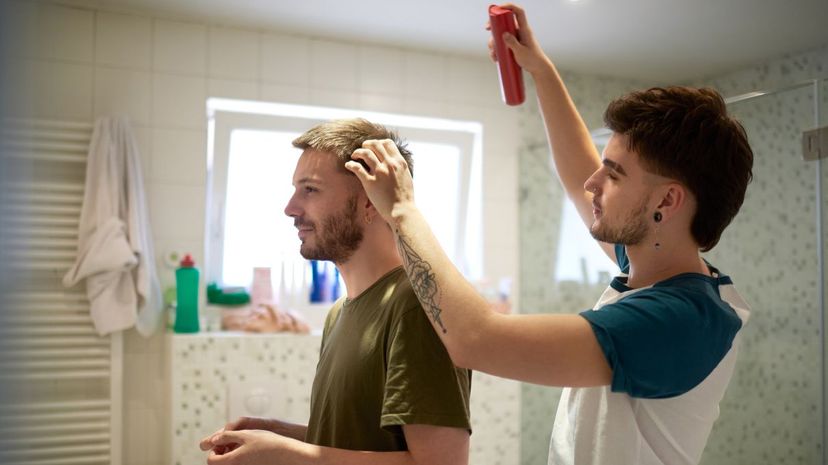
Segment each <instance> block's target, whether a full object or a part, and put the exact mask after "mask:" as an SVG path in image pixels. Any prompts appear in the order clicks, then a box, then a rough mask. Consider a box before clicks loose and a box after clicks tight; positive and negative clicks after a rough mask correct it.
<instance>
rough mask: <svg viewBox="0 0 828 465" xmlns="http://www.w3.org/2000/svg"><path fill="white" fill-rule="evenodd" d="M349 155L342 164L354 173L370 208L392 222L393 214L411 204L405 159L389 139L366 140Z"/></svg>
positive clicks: (412, 192)
mask: <svg viewBox="0 0 828 465" xmlns="http://www.w3.org/2000/svg"><path fill="white" fill-rule="evenodd" d="M351 159H352V160H351V161H349V162H348V163H346V164H345V168H347V169H348V170H350V171H352V172H353V173H354V174H356V176H357V178H358V179H359V181H360V182H361V183H362V187H363V188H364V189H365V192H366V193H367V194H368V198H369V199H370V200H371V203H373V204H374V208H376V209H377V211H378V212H379V214H380V215H382V217H383V219H385V221H386V222H388V224H391V225H392V226H393V225H394V217H396V216H398V215H399V214H400V213H402V212H403V211H404V210H405V209H408V208H414V182H413V180H412V179H411V173H410V172H409V171H408V163H407V162H406V161H405V159H404V158H403V157H402V155H400V152H399V150H398V149H397V146H396V145H395V144H394V142H393V141H391V140H388V139H385V140H367V141H365V143H363V144H362V148H361V149H357V150H355V151H354V153H353V154H352V155H351ZM359 161H362V162H363V163H364V164H365V165H367V166H368V169H367V170H366V169H365V166H363V164H361V163H359Z"/></svg>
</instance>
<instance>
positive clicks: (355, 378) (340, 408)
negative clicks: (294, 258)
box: [305, 268, 471, 451]
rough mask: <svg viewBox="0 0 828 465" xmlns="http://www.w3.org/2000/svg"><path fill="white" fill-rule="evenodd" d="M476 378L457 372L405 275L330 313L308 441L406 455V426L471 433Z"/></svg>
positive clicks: (394, 275) (395, 274) (398, 272)
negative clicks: (470, 414) (439, 428)
mask: <svg viewBox="0 0 828 465" xmlns="http://www.w3.org/2000/svg"><path fill="white" fill-rule="evenodd" d="M470 389H471V372H470V371H469V370H464V369H460V368H456V367H455V366H454V365H453V364H452V362H451V358H450V357H449V355H448V352H446V349H445V347H443V344H442V343H441V342H440V339H439V337H438V336H437V334H436V333H435V332H434V330H433V329H432V327H431V323H430V322H429V321H428V318H427V317H426V315H425V312H423V309H422V307H421V306H420V303H419V301H417V297H416V295H414V291H413V290H412V289H411V285H410V284H409V282H408V278H407V277H406V275H405V271H404V270H403V269H402V268H395V269H394V270H393V271H391V272H389V273H388V274H386V275H385V276H383V277H382V278H380V279H379V280H378V281H377V282H376V283H374V284H373V285H372V286H371V287H370V288H368V289H366V290H365V292H363V293H362V294H360V295H359V296H357V297H356V298H354V299H353V300H351V301H349V302H347V303H346V299H344V298H343V299H340V300H339V301H337V302H336V303H335V304H334V306H333V307H332V308H331V311H330V312H329V313H328V317H327V319H326V320H325V329H324V330H323V333H322V349H321V351H320V355H319V363H318V365H317V366H316V377H315V378H314V380H313V390H312V391H311V414H310V420H309V421H308V432H307V436H306V438H305V440H306V441H307V442H309V443H311V444H316V445H320V446H329V447H337V448H341V449H352V450H367V451H400V450H407V446H406V442H405V437H404V435H403V432H402V425H410V424H420V425H434V426H448V427H456V428H464V429H468V430H471V427H470V423H469V394H470Z"/></svg>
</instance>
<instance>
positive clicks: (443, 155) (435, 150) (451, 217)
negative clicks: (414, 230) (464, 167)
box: [408, 141, 460, 258]
mask: <svg viewBox="0 0 828 465" xmlns="http://www.w3.org/2000/svg"><path fill="white" fill-rule="evenodd" d="M408 148H409V149H410V150H411V153H412V154H413V158H414V193H415V195H416V201H417V206H418V207H419V209H420V211H421V212H423V216H425V218H426V221H428V224H429V226H431V230H432V231H433V232H434V235H435V236H437V240H438V241H439V242H440V245H441V246H442V247H443V250H445V251H446V255H448V256H449V257H452V258H453V257H456V256H457V217H458V215H459V208H458V207H459V203H460V199H459V194H460V193H459V192H458V190H459V189H458V187H457V186H458V183H457V179H458V178H459V176H460V149H459V148H458V147H456V146H453V145H444V144H432V143H425V142H416V141H413V142H409V144H408ZM436 186H442V187H440V188H437V187H436Z"/></svg>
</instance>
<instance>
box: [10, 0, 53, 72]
mask: <svg viewBox="0 0 828 465" xmlns="http://www.w3.org/2000/svg"><path fill="white" fill-rule="evenodd" d="M38 6H39V4H38V3H36V2H31V1H22V0H11V1H6V2H5V4H4V5H3V7H4V8H3V15H2V17H0V40H2V42H0V44H3V46H4V50H3V51H4V52H8V53H9V54H10V55H11V56H13V57H26V58H42V56H43V53H42V52H43V46H42V45H41V43H42V42H43V40H42V35H43V33H44V31H43V30H44V24H43V23H42V22H41V21H40V14H39V8H38Z"/></svg>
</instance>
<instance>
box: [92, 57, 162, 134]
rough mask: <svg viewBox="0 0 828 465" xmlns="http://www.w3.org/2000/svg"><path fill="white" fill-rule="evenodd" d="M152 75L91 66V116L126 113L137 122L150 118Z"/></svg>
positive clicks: (146, 122) (143, 122)
mask: <svg viewBox="0 0 828 465" xmlns="http://www.w3.org/2000/svg"><path fill="white" fill-rule="evenodd" d="M151 88H152V77H151V75H150V73H147V72H143V71H130V70H121V69H112V68H101V67H98V68H96V69H95V106H94V111H95V116H104V115H114V114H126V115H127V116H129V117H130V119H132V120H133V121H134V122H136V123H138V124H148V123H149V120H150V101H151V98H150V97H151V93H152V92H151Z"/></svg>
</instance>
